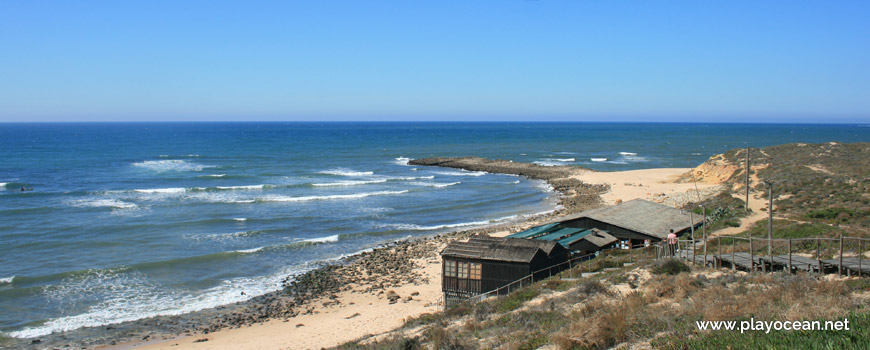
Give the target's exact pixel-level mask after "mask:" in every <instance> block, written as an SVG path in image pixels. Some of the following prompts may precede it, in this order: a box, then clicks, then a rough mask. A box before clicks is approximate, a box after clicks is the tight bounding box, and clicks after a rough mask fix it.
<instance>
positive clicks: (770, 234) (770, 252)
mask: <svg viewBox="0 0 870 350" xmlns="http://www.w3.org/2000/svg"><path fill="white" fill-rule="evenodd" d="M764 183H766V184H767V201H768V202H767V255H768V257H770V258H771V259H772V258H773V247H772V246H771V242H772V240H773V182H770V181H765V182H764ZM772 263H773V260H771V264H772Z"/></svg>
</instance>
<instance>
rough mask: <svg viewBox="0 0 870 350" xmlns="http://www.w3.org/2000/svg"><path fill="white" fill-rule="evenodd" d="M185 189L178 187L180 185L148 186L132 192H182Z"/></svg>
mask: <svg viewBox="0 0 870 350" xmlns="http://www.w3.org/2000/svg"><path fill="white" fill-rule="evenodd" d="M186 191H187V189H185V188H180V187H174V188H150V189H139V190H133V192H137V193H162V194H169V193H184V192H186Z"/></svg>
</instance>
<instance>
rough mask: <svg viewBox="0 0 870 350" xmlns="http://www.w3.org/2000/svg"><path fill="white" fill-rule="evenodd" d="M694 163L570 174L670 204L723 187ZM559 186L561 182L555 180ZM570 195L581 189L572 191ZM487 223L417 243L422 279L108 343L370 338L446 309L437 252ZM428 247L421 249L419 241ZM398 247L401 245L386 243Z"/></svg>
mask: <svg viewBox="0 0 870 350" xmlns="http://www.w3.org/2000/svg"><path fill="white" fill-rule="evenodd" d="M690 170H691V169H689V168H672V169H647V170H632V171H621V172H595V171H590V170H585V169H578V168H571V169H570V170H569V174H568V177H569V178H571V179H576V180H580V181H582V182H583V183H585V184H594V185H603V186H606V187H607V189H606V191H604V192H603V193H599V194H600V196H601V201H602V202H603V203H602V204H606V205H612V204H616V203H619V202H624V201H629V200H632V199H637V198H642V199H647V200H651V201H655V202H659V203H664V204H667V205H680V204H682V203H685V202H686V201H688V200H692V199H696V196H697V195H698V192H700V194H701V196H706V195H710V194H715V193H718V184H716V183H715V182H713V183H711V182H710V181H707V182H705V183H698V184H697V189H698V192H696V191H695V189H696V187H695V186H696V184H694V183H691V182H689V183H686V182H679V181H678V178H679V177H680V176H681V175H684V174H686V173H687V172H688V171H690ZM554 187H556V188H557V189H559V187H558V186H554ZM562 194H563V196H565V197H572V196H577V195H578V193H576V192H575V191H565V190H564V189H562ZM599 205H600V204H599ZM570 212H571V210H562V211H560V212H558V213H556V214H554V215H552V216H548V217H538V218H532V219H530V220H527V221H525V222H521V223H517V224H513V225H502V226H497V227H490V228H488V229H487V230H485V231H488V232H487V234H490V235H493V236H504V235H507V234H509V233H511V232H516V231H518V230H522V229H526V228H528V227H531V226H534V225H535V224H536V223H538V222H540V221H543V220H549V219H553V218H555V217H557V216H558V215H565V214H568V213H570ZM477 231H480V230H470V231H463V232H459V233H453V234H448V235H443V236H440V237H438V239H428V240H423V241H420V242H415V243H410V244H413V245H416V246H417V247H418V249H417V251H418V252H419V251H424V252H426V253H425V254H423V255H425V256H423V257H418V258H415V259H411V260H410V264H411V265H412V266H413V268H412V269H413V273H414V274H416V276H417V277H418V278H415V282H416V283H407V284H404V285H396V286H391V287H388V288H382V285H381V286H379V285H377V284H378V282H376V281H377V279H375V280H371V281H370V282H363V283H359V284H354V285H350V286H346V288H345V290H343V291H341V292H338V293H334V294H333V295H329V296H322V297H320V298H317V299H315V300H312V301H310V302H309V303H308V305H310V308H309V309H308V310H307V312H305V313H302V314H299V315H296V316H295V317H290V318H275V319H271V320H268V321H266V322H259V323H254V324H252V325H246V326H241V327H237V328H234V327H231V328H223V329H219V330H216V331H214V332H208V333H207V334H206V333H204V332H199V333H197V334H190V335H185V336H180V337H171V338H168V339H164V338H163V337H161V338H151V339H150V340H148V341H140V342H130V343H123V344H118V345H115V346H110V347H107V348H108V349H130V348H136V349H142V350H156V349H320V348H324V347H332V346H336V345H339V344H342V343H345V342H348V341H353V340H358V339H363V338H369V337H371V336H377V335H380V334H384V333H386V332H389V331H390V330H392V329H394V328H397V327H399V326H401V325H402V324H403V323H404V322H405V320H406V319H408V318H412V317H417V316H419V315H421V314H424V313H433V312H438V311H440V310H441V290H440V289H441V286H440V272H441V271H440V269H441V263H440V258H439V257H438V255H437V252H439V251H440V250H441V249H442V248H443V247H444V246H445V245H446V243H447V242H448V241H450V240H452V239H463V238H465V237H468V235H470V234H474V233H476V232H477ZM421 246H422V247H423V248H420V247H421ZM386 249H392V250H393V251H394V250H395V249H399V248H398V247H393V248H386Z"/></svg>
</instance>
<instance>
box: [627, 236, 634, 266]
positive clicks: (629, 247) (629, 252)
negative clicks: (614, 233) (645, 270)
mask: <svg viewBox="0 0 870 350" xmlns="http://www.w3.org/2000/svg"><path fill="white" fill-rule="evenodd" d="M628 262H630V263H631V262H634V260H632V256H631V238H629V239H628Z"/></svg>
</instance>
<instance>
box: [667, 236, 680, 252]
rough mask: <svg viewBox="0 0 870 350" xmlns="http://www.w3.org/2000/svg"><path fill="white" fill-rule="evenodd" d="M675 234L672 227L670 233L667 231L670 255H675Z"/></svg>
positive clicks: (676, 241)
mask: <svg viewBox="0 0 870 350" xmlns="http://www.w3.org/2000/svg"><path fill="white" fill-rule="evenodd" d="M678 242H679V241H678V240H677V234H676V233H674V229H671V233H668V252H669V253H670V254H671V256H675V255H677V243H678Z"/></svg>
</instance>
